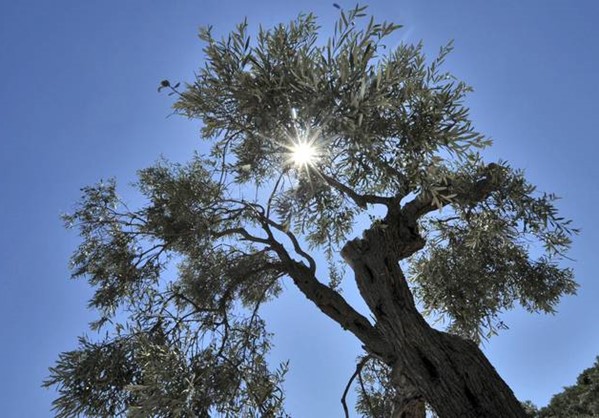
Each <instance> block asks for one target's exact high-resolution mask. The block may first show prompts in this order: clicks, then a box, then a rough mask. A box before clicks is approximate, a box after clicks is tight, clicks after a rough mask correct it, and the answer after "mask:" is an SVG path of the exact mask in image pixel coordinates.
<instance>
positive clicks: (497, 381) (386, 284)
mask: <svg viewBox="0 0 599 418" xmlns="http://www.w3.org/2000/svg"><path fill="white" fill-rule="evenodd" d="M423 246H424V241H423V239H422V238H421V237H420V235H419V233H418V229H417V223H416V220H415V219H414V218H410V217H406V216H403V214H402V213H401V212H398V213H394V214H389V215H387V217H386V218H385V220H384V222H382V223H378V224H375V225H373V226H372V227H371V228H370V229H368V230H366V231H365V232H364V236H363V238H362V239H354V240H352V241H350V242H348V243H347V244H346V245H345V246H344V248H343V250H342V255H343V257H344V259H345V260H346V261H347V262H348V264H349V265H350V266H351V267H352V269H353V270H354V273H355V277H356V282H357V285H358V288H359V290H360V293H361V295H362V297H363V298H364V300H365V301H366V303H367V304H368V306H369V308H370V310H371V311H372V313H373V314H374V316H375V318H376V328H377V329H378V330H379V331H380V333H381V335H383V337H384V338H385V340H386V342H387V344H388V347H389V348H388V353H387V355H385V357H384V358H383V361H385V362H386V363H387V364H388V365H389V366H390V367H391V369H392V373H393V376H394V381H395V382H396V384H397V387H398V392H400V393H401V387H402V386H405V384H406V383H407V384H408V385H409V387H413V388H415V390H416V391H417V392H418V393H417V394H413V393H412V394H407V399H408V400H409V399H410V398H411V399H412V400H413V401H411V402H405V404H404V405H403V406H400V405H399V404H398V407H399V409H398V410H397V412H395V411H394V418H395V417H404V418H408V417H410V418H416V417H418V418H421V417H422V416H423V415H422V414H421V415H418V413H419V410H418V409H417V406H418V405H420V407H421V406H422V401H421V399H424V400H425V401H426V402H427V403H428V404H429V405H430V406H431V407H432V408H433V409H434V410H435V412H436V413H437V414H438V415H439V416H440V417H442V418H454V417H455V418H481V417H485V418H495V417H496V418H512V417H514V418H516V417H518V418H524V417H526V414H525V413H524V410H523V409H522V407H521V406H520V403H519V401H518V400H517V399H516V397H515V396H514V394H513V393H512V391H511V389H510V388H509V387H508V386H507V384H506V383H505V382H504V381H503V380H502V379H501V377H500V376H499V374H498V373H497V372H496V371H495V369H494V368H493V366H492V365H491V364H490V363H489V361H488V360H487V359H486V357H485V356H484V354H483V353H482V352H481V351H480V349H479V348H478V347H477V346H476V344H474V343H473V342H471V341H468V340H465V339H462V338H460V337H457V336H454V335H451V334H448V333H444V332H440V331H437V330H435V329H433V328H431V327H430V326H429V325H428V323H427V322H426V321H425V320H424V318H423V317H422V315H420V313H419V312H418V310H417V309H416V306H415V304H414V300H413V297H412V293H411V291H410V289H409V287H408V284H407V281H406V279H405V276H404V274H403V272H402V270H401V268H400V266H399V260H401V259H404V258H407V257H409V256H410V255H412V254H413V253H414V252H416V251H418V250H419V249H421V248H422V247H423ZM366 349H367V350H368V346H366ZM402 382H404V383H403V384H402ZM418 399H420V401H419V402H417V400H418Z"/></svg>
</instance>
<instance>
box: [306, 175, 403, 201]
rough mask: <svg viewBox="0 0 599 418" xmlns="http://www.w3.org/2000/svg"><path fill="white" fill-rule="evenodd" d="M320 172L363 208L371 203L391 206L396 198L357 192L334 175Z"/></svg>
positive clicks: (328, 181)
mask: <svg viewBox="0 0 599 418" xmlns="http://www.w3.org/2000/svg"><path fill="white" fill-rule="evenodd" d="M318 174H319V175H320V176H321V177H322V178H323V179H324V180H325V181H326V182H327V183H328V184H329V185H330V186H332V187H334V188H335V189H337V190H339V191H340V192H341V193H343V194H345V195H347V196H348V197H349V198H350V199H351V200H353V201H354V202H355V203H356V205H358V207H359V208H361V209H366V205H367V204H368V203H370V204H379V205H385V206H389V205H390V204H392V203H393V201H394V199H393V198H390V197H384V196H378V195H374V194H359V193H356V192H355V191H354V190H353V189H352V188H351V187H348V186H346V185H345V184H343V183H340V182H339V181H337V180H335V179H334V178H333V177H330V176H328V175H326V174H325V173H323V172H318Z"/></svg>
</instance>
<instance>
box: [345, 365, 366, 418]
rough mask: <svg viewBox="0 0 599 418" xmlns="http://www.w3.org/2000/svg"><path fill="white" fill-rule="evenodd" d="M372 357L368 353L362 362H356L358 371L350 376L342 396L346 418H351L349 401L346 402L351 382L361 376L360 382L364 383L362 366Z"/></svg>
mask: <svg viewBox="0 0 599 418" xmlns="http://www.w3.org/2000/svg"><path fill="white" fill-rule="evenodd" d="M371 358H372V356H370V355H367V356H365V357H363V358H362V360H360V362H359V363H358V364H356V371H354V374H352V375H351V377H350V378H349V381H348V382H347V385H346V386H345V390H344V391H343V396H341V404H342V405H343V411H344V412H345V418H349V409H348V408H347V402H346V397H347V392H349V388H350V387H351V384H352V382H353V381H354V379H355V378H356V376H360V383H361V384H362V377H361V375H360V373H361V372H362V368H364V365H365V364H366V363H367V362H368V361H369V360H370V359H371ZM362 389H364V386H363V384H362Z"/></svg>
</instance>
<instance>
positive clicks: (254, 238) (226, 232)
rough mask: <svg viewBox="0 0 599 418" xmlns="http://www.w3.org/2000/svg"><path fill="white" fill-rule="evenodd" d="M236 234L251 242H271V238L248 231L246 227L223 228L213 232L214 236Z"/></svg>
mask: <svg viewBox="0 0 599 418" xmlns="http://www.w3.org/2000/svg"><path fill="white" fill-rule="evenodd" d="M235 234H237V235H241V236H242V237H243V238H245V239H246V240H248V241H251V242H257V243H260V244H266V245H268V244H270V240H268V239H265V238H260V237H257V236H255V235H252V234H250V233H249V232H248V231H246V229H245V228H229V229H223V230H222V231H219V232H215V233H214V234H213V236H214V238H223V237H227V236H230V235H235Z"/></svg>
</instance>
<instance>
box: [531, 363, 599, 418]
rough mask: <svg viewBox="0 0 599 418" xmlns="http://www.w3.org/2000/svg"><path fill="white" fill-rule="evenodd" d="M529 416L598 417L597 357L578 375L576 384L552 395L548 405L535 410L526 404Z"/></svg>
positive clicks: (541, 417) (598, 364) (537, 417)
mask: <svg viewBox="0 0 599 418" xmlns="http://www.w3.org/2000/svg"><path fill="white" fill-rule="evenodd" d="M527 406H528V408H529V411H528V412H529V415H530V416H531V417H534V418H561V417H579V418H587V417H598V416H599V357H598V358H597V359H595V364H593V366H592V367H589V368H588V369H585V370H583V371H582V373H580V375H579V376H578V378H577V379H576V384H574V385H572V386H567V387H565V388H564V390H563V391H562V392H561V393H558V394H556V395H554V396H553V397H552V398H551V401H550V402H549V405H547V406H545V407H543V408H541V409H540V410H539V409H537V408H536V407H535V406H534V405H533V404H532V403H530V402H528V403H527Z"/></svg>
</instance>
